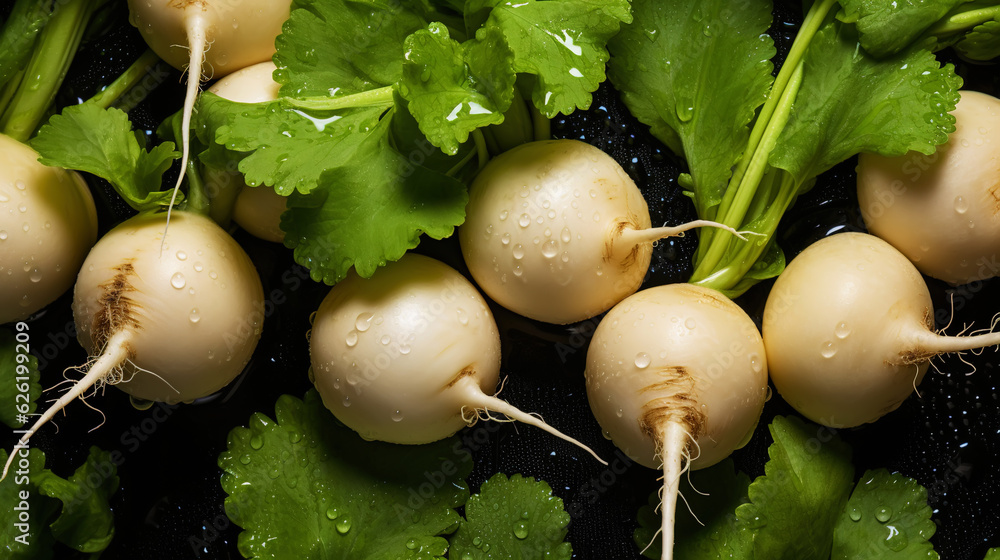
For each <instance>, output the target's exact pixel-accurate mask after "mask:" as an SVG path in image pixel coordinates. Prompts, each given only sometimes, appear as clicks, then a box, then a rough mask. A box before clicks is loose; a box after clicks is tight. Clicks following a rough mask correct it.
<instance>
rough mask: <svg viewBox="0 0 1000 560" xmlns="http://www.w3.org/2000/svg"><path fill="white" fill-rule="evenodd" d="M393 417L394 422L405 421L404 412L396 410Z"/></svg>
mask: <svg viewBox="0 0 1000 560" xmlns="http://www.w3.org/2000/svg"><path fill="white" fill-rule="evenodd" d="M391 418H392V421H393V422H402V421H403V413H402V412H400V411H398V410H397V411H396V412H393V413H392V416H391Z"/></svg>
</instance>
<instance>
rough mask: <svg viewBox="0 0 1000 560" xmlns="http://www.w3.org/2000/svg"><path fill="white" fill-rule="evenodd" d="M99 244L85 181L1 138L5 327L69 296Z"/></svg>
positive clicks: (0, 304) (0, 292)
mask: <svg viewBox="0 0 1000 560" xmlns="http://www.w3.org/2000/svg"><path fill="white" fill-rule="evenodd" d="M96 240H97V211H96V208H95V206H94V199H93V198H92V197H91V195H90V191H89V189H87V185H86V183H84V181H83V179H82V178H81V177H80V176H79V175H78V174H76V173H73V172H70V171H66V170H64V169H60V168H56V167H48V166H46V165H42V164H41V163H38V153H37V152H35V151H34V150H32V149H31V148H29V147H28V146H26V145H25V144H22V143H20V142H18V141H16V140H14V139H12V138H9V137H7V136H4V135H0V323H6V322H8V321H17V320H21V319H25V318H27V317H28V316H29V315H31V314H32V313H34V312H36V311H38V310H40V309H42V308H43V307H44V306H46V305H48V304H50V303H52V302H53V301H55V299H56V298H58V297H59V296H60V295H62V294H63V293H64V292H65V291H66V290H68V289H69V288H70V286H72V285H73V281H74V280H75V279H76V273H77V272H78V271H79V270H80V264H81V263H83V259H84V257H86V255H87V251H88V250H89V249H90V247H91V246H92V245H93V244H94V241H96Z"/></svg>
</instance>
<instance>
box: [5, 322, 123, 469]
mask: <svg viewBox="0 0 1000 560" xmlns="http://www.w3.org/2000/svg"><path fill="white" fill-rule="evenodd" d="M131 338H132V332H131V331H129V330H122V331H118V332H117V333H115V334H114V335H113V336H112V337H111V338H110V339H108V344H107V346H106V347H105V349H104V352H103V353H102V354H101V356H100V357H99V358H98V359H97V360H96V361H95V362H94V364H93V365H92V366H91V367H90V371H88V372H87V375H85V376H83V379H81V380H79V381H77V382H76V384H74V385H73V386H72V387H70V389H69V391H66V393H64V394H63V396H61V397H59V400H57V401H56V402H55V404H53V405H52V406H51V407H49V409H48V410H46V411H45V413H44V414H42V416H41V417H40V418H39V419H38V420H37V421H36V422H35V424H34V425H33V426H32V427H31V428H30V429H29V430H28V432H27V433H26V434H24V436H23V437H21V439H20V440H19V441H18V442H17V445H15V446H14V449H12V450H11V452H10V456H9V457H7V463H6V464H5V465H4V466H3V474H2V475H0V481H2V480H3V479H4V478H7V470H8V469H10V465H11V463H13V462H14V458H15V457H16V455H17V451H18V450H19V449H23V448H26V447H28V440H29V439H30V438H31V436H32V435H34V433H35V432H37V431H38V429H39V428H41V427H42V426H44V425H45V424H46V423H47V422H48V421H49V420H51V419H52V418H54V417H55V415H56V414H57V413H58V412H59V411H60V410H62V409H64V408H66V405H68V404H69V403H71V402H73V401H74V400H75V399H76V398H77V397H79V396H80V395H82V394H83V392H84V391H86V390H87V389H90V388H91V387H93V386H94V384H95V383H97V382H99V381H101V380H102V379H104V378H106V377H107V376H108V375H109V374H110V373H111V372H112V371H114V370H115V368H117V367H119V366H121V365H122V364H123V363H124V362H125V361H126V360H127V359H128V352H129V351H128V343H129V341H130V340H131Z"/></svg>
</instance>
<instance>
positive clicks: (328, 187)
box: [248, 118, 468, 284]
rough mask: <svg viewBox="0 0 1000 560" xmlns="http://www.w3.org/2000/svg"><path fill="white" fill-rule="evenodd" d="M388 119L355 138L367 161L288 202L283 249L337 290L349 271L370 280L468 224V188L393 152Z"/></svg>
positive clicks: (326, 175)
mask: <svg viewBox="0 0 1000 560" xmlns="http://www.w3.org/2000/svg"><path fill="white" fill-rule="evenodd" d="M389 121H390V119H389V118H385V119H383V120H382V121H381V122H379V123H378V124H377V125H375V128H374V129H373V130H372V131H371V133H370V134H367V135H366V136H364V137H363V138H362V139H361V140H360V141H359V140H354V139H352V140H351V143H352V145H354V146H355V148H356V149H357V151H358V153H359V154H364V157H357V158H354V159H353V160H352V163H351V165H350V166H345V167H342V168H340V169H338V170H331V171H326V172H324V173H323V175H322V180H321V182H322V184H323V186H322V187H320V188H319V189H317V190H316V191H314V192H313V193H311V194H310V195H308V196H303V195H299V194H296V195H293V196H291V197H290V198H289V199H288V211H287V212H285V214H283V215H282V218H281V229H282V230H284V231H285V232H287V235H286V236H285V244H286V245H288V246H289V247H293V248H294V249H295V260H296V262H298V263H299V264H301V265H303V266H306V267H308V268H309V269H310V275H311V276H312V278H313V279H314V280H322V281H323V282H325V283H327V284H334V283H336V282H338V281H340V280H341V279H343V278H344V276H346V275H347V272H348V270H349V269H350V268H351V266H354V268H355V269H356V270H357V273H358V274H359V275H361V276H362V277H365V278H367V277H369V276H371V275H372V274H374V272H375V270H376V269H377V268H378V267H379V266H384V265H385V263H386V261H394V260H398V259H399V258H400V257H402V256H403V254H404V253H405V252H406V251H407V250H409V249H412V248H414V247H416V246H417V244H418V243H419V241H420V235H421V234H427V235H428V236H430V237H432V238H434V239H443V238H445V237H448V236H450V235H451V234H452V233H453V232H454V230H455V227H457V226H458V225H459V224H461V223H462V221H464V219H465V205H466V203H467V202H468V191H467V190H466V188H465V186H464V185H463V184H462V183H460V182H458V181H457V180H455V179H452V178H451V177H448V176H446V175H442V174H440V173H437V172H434V171H431V170H430V169H427V168H426V167H422V166H420V165H415V164H414V163H413V161H412V158H407V157H404V156H403V155H402V154H400V153H398V152H397V151H395V150H394V149H392V148H391V147H390V146H389V130H390V122H389ZM248 159H249V158H248Z"/></svg>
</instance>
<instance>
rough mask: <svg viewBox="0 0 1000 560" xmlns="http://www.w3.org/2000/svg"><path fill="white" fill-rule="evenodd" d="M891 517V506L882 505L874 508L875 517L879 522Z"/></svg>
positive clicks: (886, 520) (885, 521) (884, 521)
mask: <svg viewBox="0 0 1000 560" xmlns="http://www.w3.org/2000/svg"><path fill="white" fill-rule="evenodd" d="M891 518H892V508H890V507H886V506H882V507H880V508H878V509H877V510H875V519H878V522H879V523H887V522H888V521H889V519H891Z"/></svg>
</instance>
